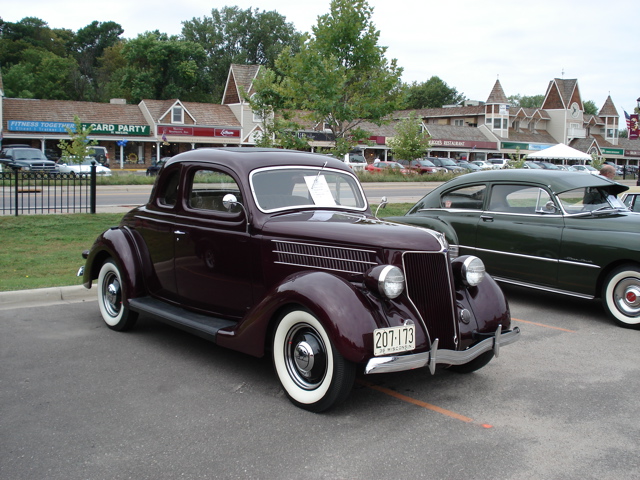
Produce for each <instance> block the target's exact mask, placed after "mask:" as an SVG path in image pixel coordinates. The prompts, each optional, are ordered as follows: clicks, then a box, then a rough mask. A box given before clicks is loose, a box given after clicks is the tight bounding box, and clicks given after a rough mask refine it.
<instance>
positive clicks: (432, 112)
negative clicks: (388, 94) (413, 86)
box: [392, 105, 484, 120]
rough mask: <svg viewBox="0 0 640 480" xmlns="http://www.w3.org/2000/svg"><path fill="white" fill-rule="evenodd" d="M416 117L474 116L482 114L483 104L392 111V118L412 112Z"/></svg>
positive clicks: (403, 116)
mask: <svg viewBox="0 0 640 480" xmlns="http://www.w3.org/2000/svg"><path fill="white" fill-rule="evenodd" d="M414 112H415V115H416V117H417V118H430V117H438V118H439V117H462V116H467V117H474V116H477V115H484V105H480V106H477V107H476V106H468V107H446V108H420V109H417V110H415V109H412V110H398V111H395V112H393V113H392V116H393V118H394V119H397V120H399V119H403V118H409V115H410V114H411V113H414Z"/></svg>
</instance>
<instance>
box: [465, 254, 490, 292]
mask: <svg viewBox="0 0 640 480" xmlns="http://www.w3.org/2000/svg"><path fill="white" fill-rule="evenodd" d="M484 274H485V268H484V263H483V262H482V260H480V259H479V258H478V257H473V256H469V257H468V258H466V259H465V261H464V263H463V264H462V281H463V282H464V283H465V284H466V285H468V286H469V287H475V286H476V285H478V284H479V283H480V282H482V280H483V279H484Z"/></svg>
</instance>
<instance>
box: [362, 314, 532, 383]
mask: <svg viewBox="0 0 640 480" xmlns="http://www.w3.org/2000/svg"><path fill="white" fill-rule="evenodd" d="M518 338H520V329H519V328H518V327H514V328H513V330H510V331H508V332H504V333H502V325H500V326H498V329H497V330H496V334H495V336H493V337H490V338H487V339H485V340H482V341H481V342H479V343H476V344H475V345H474V346H473V347H469V348H467V349H466V350H461V351H457V350H438V339H437V338H436V339H435V340H434V341H433V343H432V344H431V350H430V351H428V352H423V353H414V354H410V355H394V356H390V357H375V358H372V359H371V360H369V362H368V363H367V365H366V367H365V369H364V373H367V374H369V373H388V372H401V371H403V370H412V369H414V368H422V367H424V366H426V365H429V370H430V371H431V374H434V373H435V371H436V365H437V364H438V363H442V364H446V365H464V364H465V363H469V362H470V361H471V360H473V359H474V358H477V357H479V356H480V355H482V354H483V353H485V352H488V351H490V350H493V353H494V355H495V356H496V357H497V356H498V354H499V353H500V347H501V346H503V345H509V344H510V343H513V342H515V341H516V340H518Z"/></svg>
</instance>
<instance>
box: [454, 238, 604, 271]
mask: <svg viewBox="0 0 640 480" xmlns="http://www.w3.org/2000/svg"><path fill="white" fill-rule="evenodd" d="M459 247H460V248H466V249H468V250H473V251H476V252H485V253H495V254H499V255H507V256H511V257H520V258H529V259H531V260H542V261H544V262H556V263H563V264H566V265H575V266H577V267H588V268H601V267H600V266H599V265H594V264H592V263H584V262H576V261H573V260H564V259H557V258H546V257H536V256H535V255H525V254H523V253H511V252H501V251H500V250H489V249H488V248H477V247H469V246H467V245H459ZM492 276H493V275H492Z"/></svg>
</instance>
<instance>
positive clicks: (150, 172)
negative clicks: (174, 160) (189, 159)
mask: <svg viewBox="0 0 640 480" xmlns="http://www.w3.org/2000/svg"><path fill="white" fill-rule="evenodd" d="M169 159H171V157H162V158H161V159H160V160H158V161H157V162H155V161H154V162H153V163H152V164H151V165H150V166H149V167H147V177H152V176H154V175H157V174H158V172H159V171H160V169H161V168H162V167H163V166H164V164H165V163H167V160H169Z"/></svg>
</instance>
